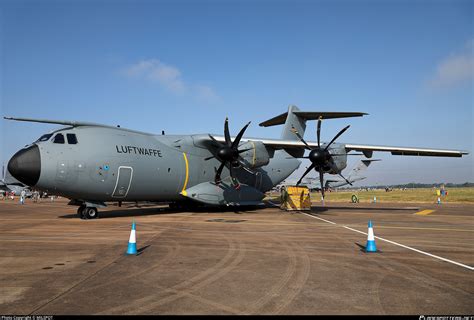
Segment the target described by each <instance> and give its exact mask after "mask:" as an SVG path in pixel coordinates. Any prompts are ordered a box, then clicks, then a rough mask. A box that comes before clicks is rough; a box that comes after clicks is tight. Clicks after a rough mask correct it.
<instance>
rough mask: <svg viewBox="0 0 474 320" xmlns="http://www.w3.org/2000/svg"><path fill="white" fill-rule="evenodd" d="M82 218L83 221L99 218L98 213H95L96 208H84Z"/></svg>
mask: <svg viewBox="0 0 474 320" xmlns="http://www.w3.org/2000/svg"><path fill="white" fill-rule="evenodd" d="M82 216H83V217H84V219H96V218H98V217H99V213H98V212H97V208H94V207H85V208H84V210H82Z"/></svg>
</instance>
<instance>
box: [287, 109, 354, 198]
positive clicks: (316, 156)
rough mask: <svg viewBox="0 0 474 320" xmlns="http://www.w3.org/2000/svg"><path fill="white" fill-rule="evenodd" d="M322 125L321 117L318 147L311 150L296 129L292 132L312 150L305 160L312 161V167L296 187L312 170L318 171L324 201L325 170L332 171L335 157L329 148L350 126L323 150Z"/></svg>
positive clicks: (318, 129) (340, 132) (317, 132)
mask: <svg viewBox="0 0 474 320" xmlns="http://www.w3.org/2000/svg"><path fill="white" fill-rule="evenodd" d="M321 123H322V117H319V119H318V126H317V129H316V136H317V139H318V146H317V147H314V148H311V147H310V146H309V145H308V143H307V142H306V141H305V140H304V139H303V137H302V136H301V135H300V133H299V132H298V131H297V130H296V129H295V128H294V127H292V129H291V131H292V132H293V133H294V134H296V136H297V137H298V138H299V139H300V140H301V142H303V144H304V145H305V147H306V149H308V150H310V153H309V155H308V156H307V157H305V158H307V159H309V160H310V161H311V165H310V166H309V167H308V169H306V171H305V173H303V175H302V176H301V178H300V179H299V180H298V182H297V183H296V185H299V184H300V183H301V180H303V178H304V177H305V176H306V175H307V174H308V173H309V172H310V171H311V170H313V169H315V170H316V171H318V172H319V182H320V183H321V194H322V197H323V199H324V171H325V170H326V171H327V170H329V169H330V161H331V158H332V157H333V156H334V155H332V154H331V153H330V152H329V147H330V146H331V145H332V144H333V143H334V141H336V139H337V138H339V137H340V136H341V135H342V134H343V133H344V132H346V130H347V129H349V127H350V125H348V126H346V127H344V128H343V129H342V130H341V131H339V132H338V134H336V135H335V136H334V138H332V140H331V142H329V143H328V144H327V145H326V147H325V148H324V149H323V148H321ZM339 175H340V176H341V177H342V178H343V179H344V180H345V181H346V182H347V183H349V184H350V185H352V183H351V182H350V181H349V180H347V179H346V178H344V176H343V175H342V174H341V173H339Z"/></svg>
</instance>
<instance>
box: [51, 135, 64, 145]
mask: <svg viewBox="0 0 474 320" xmlns="http://www.w3.org/2000/svg"><path fill="white" fill-rule="evenodd" d="M53 142H54V143H64V136H63V134H62V133H58V134H57V135H55V136H54V139H53Z"/></svg>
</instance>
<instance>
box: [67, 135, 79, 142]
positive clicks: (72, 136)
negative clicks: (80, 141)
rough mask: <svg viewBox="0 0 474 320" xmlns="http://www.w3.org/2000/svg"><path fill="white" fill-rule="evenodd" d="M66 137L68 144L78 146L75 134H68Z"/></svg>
mask: <svg viewBox="0 0 474 320" xmlns="http://www.w3.org/2000/svg"><path fill="white" fill-rule="evenodd" d="M66 137H67V143H69V144H77V138H76V135H75V134H74V133H67V134H66Z"/></svg>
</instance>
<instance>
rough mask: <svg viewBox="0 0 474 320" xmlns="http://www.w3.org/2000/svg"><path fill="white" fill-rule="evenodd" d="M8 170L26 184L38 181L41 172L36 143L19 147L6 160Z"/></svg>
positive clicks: (31, 184) (33, 183)
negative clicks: (18, 149)
mask: <svg viewBox="0 0 474 320" xmlns="http://www.w3.org/2000/svg"><path fill="white" fill-rule="evenodd" d="M8 171H10V173H11V174H12V176H13V177H14V178H15V179H17V180H18V181H20V182H23V183H24V184H26V185H28V186H34V185H35V184H36V183H38V180H39V177H40V173H41V158H40V152H39V148H38V146H37V145H32V146H30V147H28V148H25V149H21V150H20V151H18V152H17V153H15V155H14V156H13V157H12V158H11V159H10V161H9V162H8Z"/></svg>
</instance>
